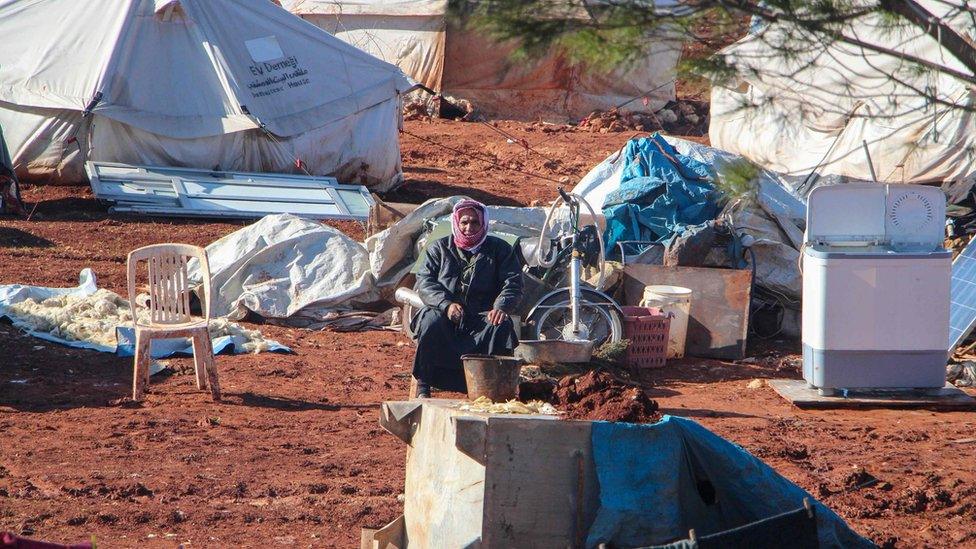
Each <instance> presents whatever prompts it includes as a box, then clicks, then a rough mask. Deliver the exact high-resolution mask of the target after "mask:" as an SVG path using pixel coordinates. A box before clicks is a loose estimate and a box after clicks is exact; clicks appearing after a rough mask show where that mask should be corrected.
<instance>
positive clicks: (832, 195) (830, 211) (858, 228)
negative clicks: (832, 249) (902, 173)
mask: <svg viewBox="0 0 976 549" xmlns="http://www.w3.org/2000/svg"><path fill="white" fill-rule="evenodd" d="M885 206H886V202H885V186H884V185H871V184H863V183H852V184H847V185H845V184H841V185H829V186H824V187H817V188H816V189H814V190H813V191H811V192H810V195H809V196H808V197H807V230H806V238H805V239H806V242H807V244H826V245H832V246H871V245H878V244H882V243H884V242H885Z"/></svg>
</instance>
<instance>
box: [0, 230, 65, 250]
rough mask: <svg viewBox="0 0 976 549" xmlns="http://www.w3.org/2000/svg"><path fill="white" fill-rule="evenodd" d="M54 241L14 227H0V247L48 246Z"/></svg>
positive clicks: (52, 244)
mask: <svg viewBox="0 0 976 549" xmlns="http://www.w3.org/2000/svg"><path fill="white" fill-rule="evenodd" d="M52 246H54V242H51V241H50V240H48V239H46V238H42V237H40V236H35V235H33V234H31V233H29V232H27V231H22V230H20V229H16V228H14V227H0V247H4V248H50V247H52Z"/></svg>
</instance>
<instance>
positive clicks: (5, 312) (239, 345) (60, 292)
mask: <svg viewBox="0 0 976 549" xmlns="http://www.w3.org/2000/svg"><path fill="white" fill-rule="evenodd" d="M97 290H98V284H97V282H96V279H95V273H94V272H93V271H92V270H91V269H87V268H86V269H83V270H82V271H81V273H80V274H79V277H78V285H77V286H75V287H73V288H47V287H43V286H28V285H24V284H7V285H0V317H5V318H8V319H10V321H11V322H12V323H13V325H14V327H16V328H20V329H21V330H24V331H25V333H27V335H30V336H33V337H36V338H39V339H43V340H45V341H51V342H53V343H58V344H61V345H66V346H68V347H75V348H78V349H90V350H93V351H101V352H105V353H116V354H118V355H119V356H132V355H133V350H134V348H135V334H134V332H135V331H134V330H133V328H132V327H131V326H119V327H117V328H116V337H117V338H118V344H117V345H114V346H111V345H101V344H98V343H93V342H90V341H79V340H73V339H65V338H62V337H58V336H55V335H53V334H51V333H48V332H43V331H38V330H34V329H33V328H32V326H31V324H30V323H29V322H27V321H26V320H25V319H23V318H20V317H19V316H18V315H16V314H14V313H12V312H11V311H10V309H9V308H10V306H11V305H13V304H15V303H20V302H21V301H24V300H27V299H33V300H35V301H44V300H45V299H48V298H51V297H56V296H64V295H77V296H89V295H92V294H94V293H95V292H96V291H97ZM266 341H267V342H268V344H269V346H268V350H269V351H273V352H290V351H291V349H289V348H288V347H286V346H284V345H282V344H280V343H278V342H277V341H274V340H270V339H269V340H266ZM211 343H212V345H213V352H214V353H215V354H220V353H224V352H226V353H245V352H247V351H245V350H244V341H243V340H241V339H239V338H238V337H236V336H221V337H217V338H214V339H213V341H212V342H211ZM151 354H152V357H153V358H166V357H170V356H174V355H186V356H191V355H192V354H193V349H192V346H191V345H190V344H189V343H188V340H187V339H186V338H176V339H164V340H159V341H154V342H153V345H152V352H151Z"/></svg>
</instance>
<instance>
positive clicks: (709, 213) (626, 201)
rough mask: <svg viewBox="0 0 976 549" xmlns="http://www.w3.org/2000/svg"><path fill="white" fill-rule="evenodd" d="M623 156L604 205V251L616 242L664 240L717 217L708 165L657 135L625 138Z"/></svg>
mask: <svg viewBox="0 0 976 549" xmlns="http://www.w3.org/2000/svg"><path fill="white" fill-rule="evenodd" d="M623 157H624V167H623V171H622V172H621V174H620V183H619V185H618V187H617V188H616V189H614V190H612V191H610V192H609V193H608V194H607V195H606V198H605V199H604V202H603V204H602V208H603V211H604V213H605V214H606V216H607V230H606V233H605V237H604V238H605V240H606V246H607V249H608V250H613V249H614V246H615V245H616V243H617V242H618V241H620V240H643V241H654V242H662V241H665V240H668V239H670V238H671V237H672V236H673V235H674V234H676V233H680V232H681V230H682V229H684V228H685V227H687V226H690V225H698V224H701V223H704V222H706V221H709V220H711V219H715V216H716V214H718V211H719V205H718V202H719V200H720V199H721V195H720V194H719V193H718V192H717V191H716V190H715V187H714V185H713V184H712V174H711V173H710V172H709V168H708V166H707V165H705V164H703V163H702V162H699V161H697V160H695V159H693V158H690V157H687V156H684V155H679V154H678V153H677V151H676V150H675V149H674V147H672V146H671V144H670V143H668V142H667V141H666V140H665V139H664V137H663V136H661V135H660V134H655V135H653V136H651V137H647V138H641V139H632V140H630V141H628V142H627V144H626V145H625V146H624V151H623Z"/></svg>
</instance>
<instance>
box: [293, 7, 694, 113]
mask: <svg viewBox="0 0 976 549" xmlns="http://www.w3.org/2000/svg"><path fill="white" fill-rule="evenodd" d="M657 4H666V2H658V3H657ZM282 5H283V6H284V7H285V8H286V9H288V10H289V11H291V12H292V13H294V14H296V15H299V16H301V17H302V18H303V19H305V20H307V21H309V22H311V23H313V24H315V25H316V26H318V27H320V28H322V29H325V30H327V31H329V32H330V33H332V34H334V35H335V36H337V37H338V38H341V39H342V40H344V41H346V42H348V43H349V44H352V45H354V46H356V47H358V48H361V49H363V50H364V51H367V52H369V53H371V54H373V55H375V56H377V57H379V58H380V59H383V60H385V61H388V62H390V63H394V64H396V65H397V66H399V67H400V68H401V69H403V71H404V72H405V73H406V74H408V75H409V76H410V77H411V78H413V79H414V80H416V81H418V82H420V83H422V84H424V85H425V86H427V87H429V88H431V89H434V90H437V91H442V92H444V93H446V94H448V95H452V96H458V97H462V98H464V99H468V100H470V101H472V102H473V103H474V105H475V106H476V107H477V108H478V109H479V110H480V111H482V112H484V113H485V114H488V115H491V116H496V117H512V118H520V119H528V120H532V119H536V118H538V117H543V118H548V119H553V120H565V119H568V118H581V117H583V116H586V115H587V114H589V113H590V112H591V111H593V110H597V109H608V108H610V107H613V106H616V105H619V104H621V103H624V102H627V101H630V100H631V99H634V98H638V97H641V96H646V97H647V98H648V100H649V103H648V105H647V106H644V105H643V103H642V102H641V101H633V102H631V103H630V105H629V107H630V108H631V109H641V110H646V109H652V110H656V109H659V108H661V107H663V106H664V104H665V103H667V102H668V101H670V100H673V99H674V98H675V88H674V83H673V82H671V81H672V79H673V78H674V73H675V65H676V63H677V61H678V57H679V56H680V54H681V44H680V41H678V40H676V39H675V38H674V37H670V38H669V36H668V35H667V34H665V33H658V34H654V35H649V36H648V41H649V42H650V44H651V51H650V52H649V53H648V54H647V55H646V56H645V57H644V58H642V59H641V60H639V61H637V62H635V63H634V64H633V65H631V66H627V67H624V68H619V69H614V70H611V71H609V72H607V73H605V74H599V72H600V71H599V70H596V71H594V70H591V71H583V70H581V68H580V67H579V66H576V65H574V64H572V63H571V62H570V61H569V59H567V58H566V56H565V55H563V54H561V53H555V52H554V53H552V54H548V55H546V56H544V57H542V58H541V59H538V60H533V61H524V60H523V61H518V62H514V61H512V60H511V59H509V54H510V53H511V51H512V48H511V47H510V46H508V45H504V44H499V43H497V42H495V41H493V40H491V39H489V38H487V37H485V36H483V35H481V34H479V33H476V32H473V31H469V30H464V29H461V28H458V26H457V25H454V24H452V23H450V22H449V21H448V17H447V1H446V0H380V1H376V2H371V1H365V0H284V1H283V2H282ZM625 110H626V109H625Z"/></svg>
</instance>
